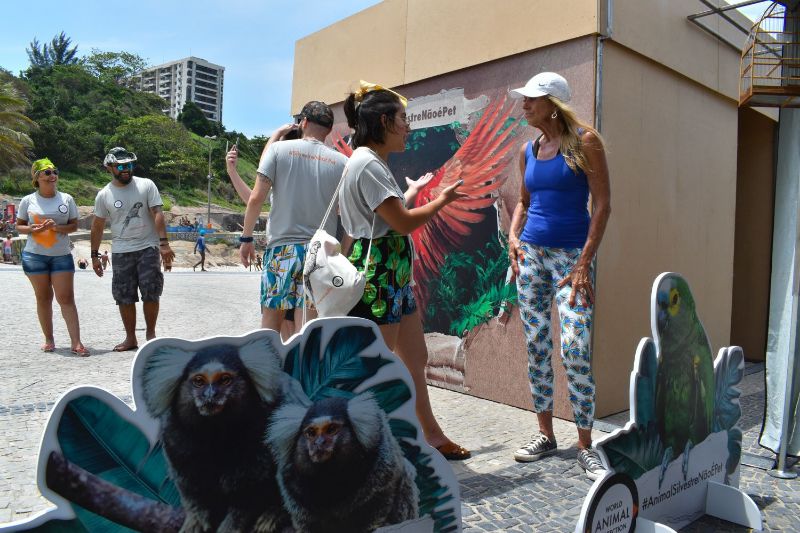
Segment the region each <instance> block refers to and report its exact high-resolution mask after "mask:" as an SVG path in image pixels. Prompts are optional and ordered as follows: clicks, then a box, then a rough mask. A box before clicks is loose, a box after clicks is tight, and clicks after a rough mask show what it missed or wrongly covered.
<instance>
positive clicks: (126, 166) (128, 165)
mask: <svg viewBox="0 0 800 533" xmlns="http://www.w3.org/2000/svg"><path fill="white" fill-rule="evenodd" d="M117 170H119V171H120V172H122V171H123V170H133V163H125V164H124V165H117Z"/></svg>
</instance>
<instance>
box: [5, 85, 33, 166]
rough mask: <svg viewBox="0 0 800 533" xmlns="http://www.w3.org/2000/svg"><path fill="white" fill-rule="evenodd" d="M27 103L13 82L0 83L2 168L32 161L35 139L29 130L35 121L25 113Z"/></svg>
mask: <svg viewBox="0 0 800 533" xmlns="http://www.w3.org/2000/svg"><path fill="white" fill-rule="evenodd" d="M26 105H27V103H26V102H25V99H24V98H22V96H21V95H20V94H19V92H18V91H17V90H16V89H15V88H14V86H13V85H12V84H11V83H8V82H4V83H2V84H0V170H10V169H11V168H13V167H15V166H19V165H22V164H25V163H28V162H30V160H29V159H28V152H29V150H30V149H31V148H32V147H33V141H32V140H31V138H30V137H29V136H28V132H29V131H30V130H31V129H32V128H33V127H34V126H35V123H34V122H33V121H32V120H31V119H30V118H28V117H27V116H25V115H24V113H23V112H24V111H25V106H26Z"/></svg>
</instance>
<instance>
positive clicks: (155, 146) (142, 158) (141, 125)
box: [107, 115, 207, 186]
mask: <svg viewBox="0 0 800 533" xmlns="http://www.w3.org/2000/svg"><path fill="white" fill-rule="evenodd" d="M108 144H109V145H108V147H107V148H110V147H111V146H124V147H125V148H127V149H128V150H130V151H132V152H135V153H136V155H137V157H138V162H137V164H138V165H139V166H140V167H141V168H142V170H143V171H144V173H145V174H146V175H147V176H148V177H150V178H153V179H154V180H155V181H156V182H158V183H159V184H161V183H163V184H170V185H174V186H177V185H178V180H179V179H180V180H181V181H183V182H184V183H186V182H187V181H188V182H190V183H191V184H192V185H195V184H199V183H201V182H204V180H205V176H206V173H207V170H206V168H207V167H206V160H205V157H204V152H203V148H202V147H201V146H200V145H199V144H198V143H196V142H195V141H194V140H193V138H192V136H191V135H190V134H189V132H188V131H187V130H186V128H184V127H183V126H182V125H181V124H178V123H177V122H175V121H174V120H172V119H171V118H169V117H167V116H164V115H145V116H143V117H137V118H130V119H128V120H126V121H125V122H123V123H122V124H120V126H119V127H118V128H117V130H116V132H115V133H114V135H113V136H112V137H111V138H110V139H109V141H108Z"/></svg>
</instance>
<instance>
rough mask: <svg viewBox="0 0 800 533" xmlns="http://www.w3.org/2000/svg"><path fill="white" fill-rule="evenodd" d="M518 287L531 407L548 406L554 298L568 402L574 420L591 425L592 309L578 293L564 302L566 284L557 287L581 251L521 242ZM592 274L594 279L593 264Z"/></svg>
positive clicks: (584, 426) (585, 426)
mask: <svg viewBox="0 0 800 533" xmlns="http://www.w3.org/2000/svg"><path fill="white" fill-rule="evenodd" d="M520 248H521V250H522V252H523V258H522V259H520V260H519V276H517V292H518V293H519V311H520V315H521V316H522V324H523V326H524V328H525V337H526V340H527V347H528V377H529V379H530V381H531V395H532V396H533V410H534V411H535V412H537V413H541V412H544V411H552V410H553V366H552V362H551V357H550V356H551V353H552V351H553V338H552V336H551V331H550V317H551V314H550V309H551V307H552V302H553V297H555V300H556V306H557V308H558V314H559V317H560V318H561V361H562V363H563V364H564V368H565V369H566V371H567V383H568V387H569V401H570V403H571V404H572V412H573V414H574V416H575V425H576V426H578V428H581V429H590V428H591V427H592V422H593V420H594V403H595V402H594V394H595V386H594V378H593V377H592V358H591V352H590V340H591V328H592V309H593V306H592V305H591V304H589V303H588V302H586V301H585V300H584V298H583V295H578V296H577V297H576V303H575V307H570V306H569V295H570V293H571V291H572V286H571V285H565V286H564V287H561V288H558V283H559V281H561V280H562V279H564V277H565V276H567V275H568V274H569V272H570V271H571V270H572V267H573V266H574V265H575V263H576V262H577V260H578V258H579V257H580V254H581V249H580V248H548V247H546V246H537V245H534V244H530V243H525V242H523V243H521V246H520ZM591 276H592V278H594V266H592V271H591Z"/></svg>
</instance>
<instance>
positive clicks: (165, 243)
mask: <svg viewBox="0 0 800 533" xmlns="http://www.w3.org/2000/svg"><path fill="white" fill-rule="evenodd" d="M161 246H169V243H168V242H162V243H161Z"/></svg>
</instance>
